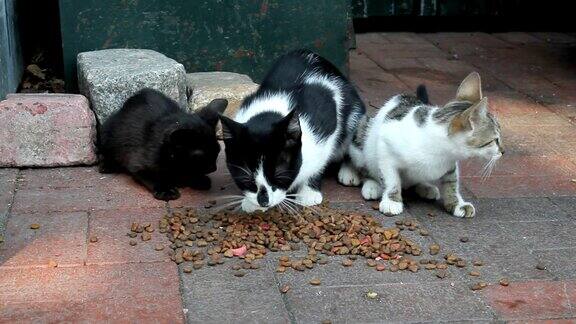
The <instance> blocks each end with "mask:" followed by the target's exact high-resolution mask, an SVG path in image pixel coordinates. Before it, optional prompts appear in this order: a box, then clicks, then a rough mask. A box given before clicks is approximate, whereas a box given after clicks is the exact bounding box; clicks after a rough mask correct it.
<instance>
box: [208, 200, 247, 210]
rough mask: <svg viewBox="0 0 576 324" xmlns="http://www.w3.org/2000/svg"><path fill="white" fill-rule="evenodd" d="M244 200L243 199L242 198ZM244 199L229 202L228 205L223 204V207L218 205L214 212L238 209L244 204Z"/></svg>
mask: <svg viewBox="0 0 576 324" xmlns="http://www.w3.org/2000/svg"><path fill="white" fill-rule="evenodd" d="M242 199H243V198H242ZM242 199H238V200H233V201H229V202H227V203H224V204H221V205H216V206H214V208H213V209H212V211H214V212H220V211H222V210H224V209H226V208H229V207H232V206H235V205H238V206H236V207H239V206H240V204H241V203H242Z"/></svg>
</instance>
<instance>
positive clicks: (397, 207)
mask: <svg viewBox="0 0 576 324" xmlns="http://www.w3.org/2000/svg"><path fill="white" fill-rule="evenodd" d="M379 207H380V212H381V213H383V214H386V215H398V214H400V213H402V211H403V210H404V204H403V203H402V202H398V201H393V200H390V199H382V201H381V202H380V206H379Z"/></svg>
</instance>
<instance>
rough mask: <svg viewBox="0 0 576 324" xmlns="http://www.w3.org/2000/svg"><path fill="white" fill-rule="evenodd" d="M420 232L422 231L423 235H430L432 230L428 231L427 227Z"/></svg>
mask: <svg viewBox="0 0 576 324" xmlns="http://www.w3.org/2000/svg"><path fill="white" fill-rule="evenodd" d="M419 233H420V235H422V236H428V235H430V232H428V231H427V230H425V229H421V230H420V232H419Z"/></svg>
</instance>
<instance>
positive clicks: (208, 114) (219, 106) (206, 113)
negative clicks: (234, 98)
mask: <svg viewBox="0 0 576 324" xmlns="http://www.w3.org/2000/svg"><path fill="white" fill-rule="evenodd" d="M227 106H228V100H226V99H214V100H212V101H211V102H210V103H209V104H208V105H207V106H206V107H204V108H202V109H201V110H200V111H199V112H198V116H200V118H202V119H204V121H206V122H207V123H208V124H209V125H210V126H212V127H216V123H217V122H218V116H219V115H220V114H222V113H223V112H224V110H226V107H227Z"/></svg>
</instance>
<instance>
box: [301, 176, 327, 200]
mask: <svg viewBox="0 0 576 324" xmlns="http://www.w3.org/2000/svg"><path fill="white" fill-rule="evenodd" d="M321 183H322V175H318V176H315V177H313V178H312V179H310V180H308V183H306V184H305V185H303V186H302V187H301V188H300V189H299V190H298V192H297V193H296V202H297V203H299V204H301V205H303V206H314V205H319V204H321V203H322V199H323V197H322V192H320V187H321Z"/></svg>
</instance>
